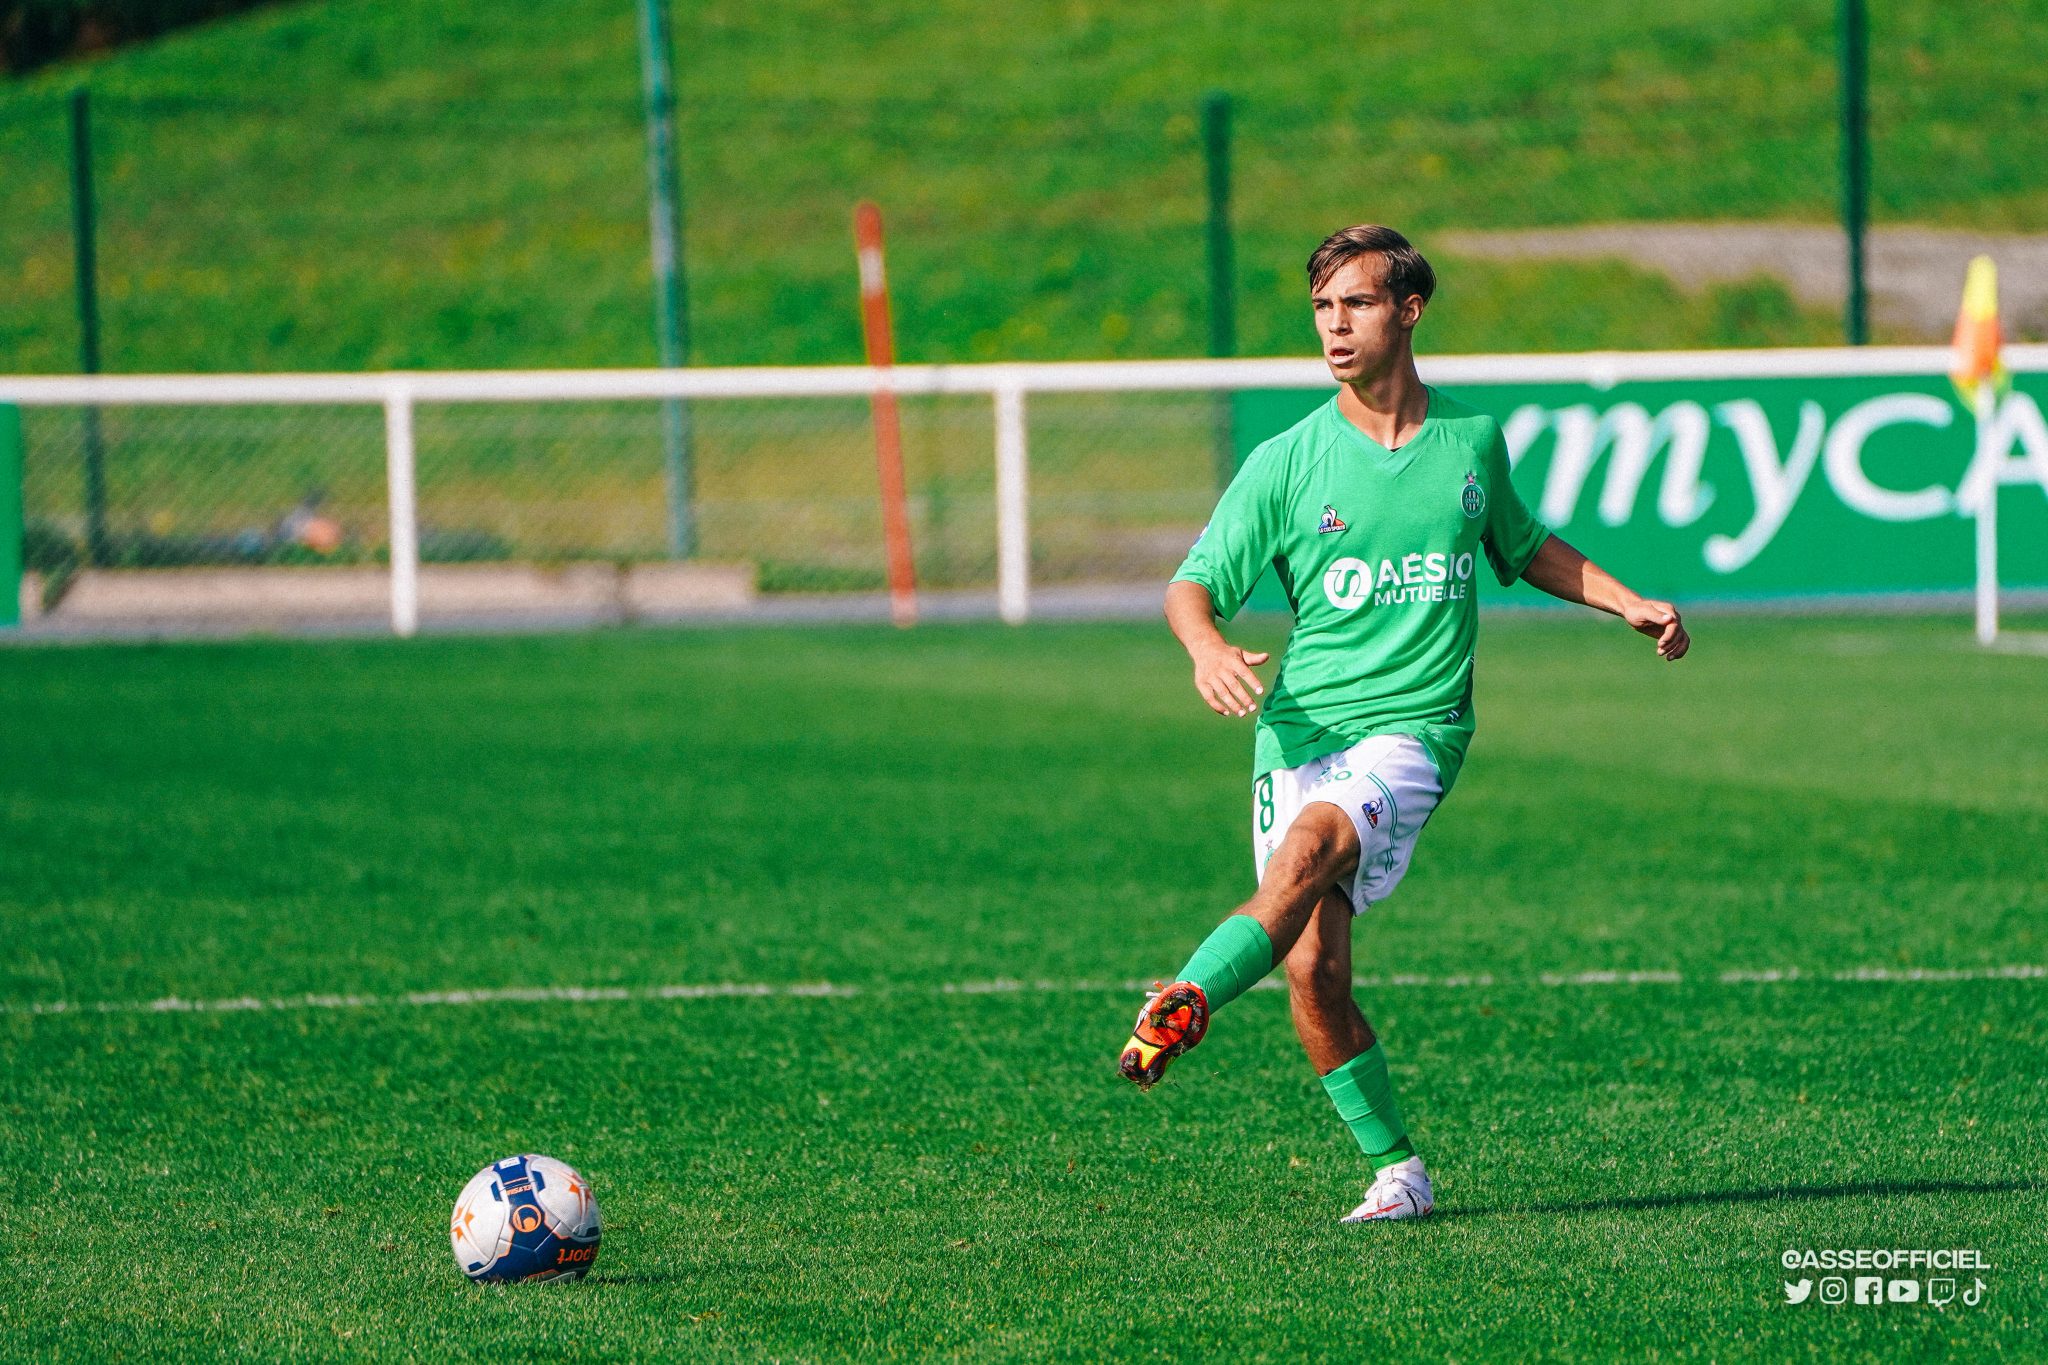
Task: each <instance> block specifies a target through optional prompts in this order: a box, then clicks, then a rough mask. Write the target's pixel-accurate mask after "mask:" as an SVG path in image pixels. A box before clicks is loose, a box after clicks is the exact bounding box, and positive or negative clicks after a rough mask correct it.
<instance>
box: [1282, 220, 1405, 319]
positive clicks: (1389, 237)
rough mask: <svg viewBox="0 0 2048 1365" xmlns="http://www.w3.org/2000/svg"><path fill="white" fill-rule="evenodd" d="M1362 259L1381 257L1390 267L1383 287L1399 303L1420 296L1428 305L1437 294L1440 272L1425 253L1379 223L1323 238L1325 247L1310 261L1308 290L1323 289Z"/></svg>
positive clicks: (1349, 228) (1340, 229)
mask: <svg viewBox="0 0 2048 1365" xmlns="http://www.w3.org/2000/svg"><path fill="white" fill-rule="evenodd" d="M1360 256H1378V257H1379V258H1380V259H1381V260H1382V261H1383V262H1385V263H1386V274H1385V275H1384V276H1383V277H1382V279H1381V283H1382V284H1384V285H1385V286H1386V288H1387V291H1388V292H1389V293H1391V294H1392V295H1393V296H1394V300H1395V302H1397V303H1398V302H1399V301H1400V300H1402V299H1405V298H1407V297H1408V296H1409V295H1410V294H1420V295H1421V296H1422V301H1423V302H1424V303H1428V302H1429V296H1430V295H1431V294H1434V293H1435V292H1436V271H1435V270H1433V269H1431V268H1430V264H1429V262H1428V261H1426V260H1424V259H1423V258H1422V253H1421V252H1419V251H1417V250H1416V249H1415V247H1414V246H1413V245H1412V244H1411V243H1410V242H1409V241H1408V239H1407V238H1406V237H1403V236H1402V235H1401V234H1400V233H1398V232H1396V231H1394V230H1393V229H1392V228H1390V227H1381V226H1380V225H1379V224H1378V223H1360V224H1358V225H1357V226H1355V227H1348V228H1339V229H1338V230H1337V231H1335V232H1333V233H1331V234H1330V235H1329V236H1327V237H1325V238H1323V244H1322V245H1321V246H1319V247H1317V248H1316V249H1315V252H1314V253H1313V254H1312V255H1311V256H1310V257H1309V258H1308V287H1309V288H1310V289H1311V290H1314V289H1321V288H1322V287H1323V286H1324V285H1325V284H1328V283H1329V281H1330V276H1332V275H1334V274H1336V273H1337V269H1338V267H1339V266H1342V265H1343V264H1344V263H1345V262H1347V261H1352V260H1356V259H1357V258H1358V257H1360Z"/></svg>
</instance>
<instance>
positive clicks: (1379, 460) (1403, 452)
mask: <svg viewBox="0 0 2048 1365" xmlns="http://www.w3.org/2000/svg"><path fill="white" fill-rule="evenodd" d="M1422 391H1423V392H1424V393H1425V394H1427V395H1429V407H1428V409H1427V410H1426V411H1424V412H1423V414H1422V425H1421V426H1419V427H1417V428H1415V434H1414V435H1413V436H1410V437H1409V438H1408V439H1407V440H1406V441H1403V442H1402V443H1401V448H1400V449H1399V450H1389V449H1387V448H1386V447H1385V446H1383V445H1381V444H1380V443H1379V442H1378V441H1375V440H1374V439H1373V438H1372V437H1370V436H1368V435H1366V434H1365V433H1364V432H1362V431H1360V430H1359V429H1358V424H1357V423H1356V422H1354V421H1352V420H1351V419H1350V418H1349V417H1346V416H1345V415H1344V410H1343V409H1342V408H1340V407H1338V406H1337V399H1338V398H1339V397H1341V396H1342V393H1343V391H1342V390H1339V391H1338V392H1337V393H1335V394H1332V395H1331V396H1330V420H1331V421H1332V422H1335V423H1336V424H1337V425H1338V426H1340V427H1342V428H1344V430H1345V431H1347V432H1349V433H1351V439H1352V440H1354V441H1356V442H1357V443H1358V445H1359V447H1360V448H1361V449H1362V450H1363V451H1364V453H1365V454H1367V455H1370V456H1371V457H1372V458H1373V461H1374V463H1375V464H1377V465H1378V466H1379V467H1380V468H1382V469H1384V470H1386V471H1387V472H1388V473H1389V474H1399V473H1400V472H1401V471H1402V470H1404V469H1406V468H1407V467H1408V466H1409V465H1411V464H1413V463H1415V447H1417V446H1419V445H1421V444H1422V441H1423V438H1424V437H1426V436H1428V435H1429V434H1430V430H1431V428H1430V422H1431V421H1432V419H1434V418H1435V416H1436V390H1435V389H1433V388H1431V387H1430V386H1429V385H1427V384H1424V385H1423V386H1422Z"/></svg>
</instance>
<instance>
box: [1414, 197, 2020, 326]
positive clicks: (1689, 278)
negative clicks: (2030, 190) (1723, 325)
mask: <svg viewBox="0 0 2048 1365" xmlns="http://www.w3.org/2000/svg"><path fill="white" fill-rule="evenodd" d="M1434 242H1435V243H1436V244H1438V245H1441V246H1442V247H1443V248H1444V249H1445V250H1447V251H1450V252H1452V253H1454V254H1456V255H1460V256H1476V257H1482V258H1485V259H1489V260H1588V259H1600V258H1618V259H1620V260H1624V261H1627V262H1629V263H1630V264H1632V265H1636V266H1641V267H1643V268H1646V269H1649V270H1655V271H1659V272H1661V273H1663V274H1665V275H1668V276H1670V277H1671V279H1673V280H1674V281H1676V282H1677V283H1678V284H1680V285H1682V286H1684V287H1686V288H1688V289H1700V288H1703V287H1705V286H1706V285H1709V284H1719V283H1723V282H1728V281H1734V280H1742V279H1747V278H1750V277H1752V276H1756V275H1768V276H1772V277H1774V278H1776V279H1780V280H1783V281H1784V282H1785V284H1786V286H1787V287H1788V288H1789V289H1790V290H1791V291H1792V295H1793V297H1794V298H1796V299H1798V300H1799V301H1800V302H1801V303H1803V304H1808V305H1812V306H1817V307H1824V308H1835V309H1839V308H1840V307H1841V306H1842V296H1843V293H1844V291H1845V289H1846V284H1847V279H1848V266H1847V263H1846V254H1845V250H1844V246H1843V241H1842V233H1841V230H1840V229H1839V228H1833V227H1804V226H1800V225H1797V224H1790V223H1617V224H1611V225H1606V226H1597V227H1581V228H1540V229H1533V230H1528V231H1515V232H1445V233H1439V234H1437V235H1436V236H1435V238H1434ZM1867 249H1868V252H1869V266H1868V272H1869V273H1868V276H1867V278H1868V280H1869V285H1870V310H1871V321H1872V323H1873V324H1874V325H1875V326H1876V327H1879V328H1882V329H1884V330H1885V331H1886V332H1888V333H1893V334H1903V336H1902V337H1901V339H1903V340H1915V341H1944V340H1946V339H1947V338H1948V335H1949V332H1950V330H1951V329H1952V328H1953V327H1954V326H1955V316H1956V305H1957V303H1958V302H1959V301H1960V299H1961V297H1962V292H1963V270H1964V267H1965V266H1967V265H1968V264H1969V261H1970V258H1971V257H1972V256H1976V255H1979V254H1988V255H1990V256H1991V257H1992V258H1993V259H1994V260H1996V261H1997V262H1998V287H1999V295H2000V300H1999V301H2000V304H2001V306H2002V309H2003V311H2004V313H2005V316H2006V332H2007V335H2008V336H2011V337H2013V338H2014V339H2038V338H2043V337H2048V235H2044V236H2031V235H2019V234H1993V233H1980V232H1963V231H1957V230H1951V229H1942V228H1919V227H1882V228H1874V229H1872V230H1871V233H1870V239H1869V245H1868V248H1867Z"/></svg>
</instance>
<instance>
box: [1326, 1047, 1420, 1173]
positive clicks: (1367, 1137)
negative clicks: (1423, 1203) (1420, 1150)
mask: <svg viewBox="0 0 2048 1365" xmlns="http://www.w3.org/2000/svg"><path fill="white" fill-rule="evenodd" d="M1323 1089H1324V1091H1325V1092H1327V1093H1328V1094H1329V1096H1330V1103H1332V1104H1334V1105H1336V1106H1337V1117H1339V1118H1341V1119H1343V1120H1344V1126H1345V1127H1346V1128H1349V1129H1350V1130H1351V1136H1353V1137H1355V1138H1357V1139H1358V1147H1359V1150H1360V1151H1362V1152H1364V1153H1365V1155H1366V1159H1367V1160H1369V1161H1371V1162H1372V1168H1373V1169H1374V1170H1376V1171H1377V1170H1379V1169H1381V1168H1382V1167H1385V1166H1391V1165H1393V1164H1394V1163H1395V1162H1397V1161H1406V1160H1407V1159H1408V1158H1409V1157H1411V1156H1414V1155H1415V1144H1413V1143H1411V1142H1410V1141H1408V1130H1407V1129H1406V1128H1404V1127H1402V1126H1401V1109H1400V1106H1399V1105H1397V1104H1395V1103H1394V1081H1393V1078H1392V1077H1390V1076H1389V1075H1388V1074H1387V1054H1386V1053H1385V1052H1383V1051H1381V1050H1380V1045H1379V1044H1378V1043H1374V1044H1373V1045H1372V1046H1371V1047H1369V1048H1367V1049H1366V1050H1365V1051H1363V1052H1361V1053H1359V1054H1358V1055H1357V1056H1356V1057H1353V1058H1352V1059H1351V1060H1350V1061H1348V1062H1346V1063H1344V1065H1342V1066H1340V1067H1338V1068H1337V1069H1336V1070H1335V1071H1332V1072H1331V1073H1330V1074H1329V1075H1327V1076H1325V1077H1323Z"/></svg>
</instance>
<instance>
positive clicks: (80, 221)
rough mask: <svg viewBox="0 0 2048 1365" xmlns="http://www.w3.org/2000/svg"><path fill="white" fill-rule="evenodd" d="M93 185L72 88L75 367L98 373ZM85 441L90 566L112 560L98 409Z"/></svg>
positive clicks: (82, 119) (81, 104)
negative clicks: (76, 319) (76, 321)
mask: <svg viewBox="0 0 2048 1365" xmlns="http://www.w3.org/2000/svg"><path fill="white" fill-rule="evenodd" d="M98 235H99V234H98V228H97V226H96V225H95V222H94V213H93V186H92V96H91V95H90V94H88V93H87V92H86V89H85V87H84V86H80V87H79V88H78V89H76V90H73V91H72V92H71V255H72V262H73V277H74V280H75V283H76V284H77V287H78V368H79V371H80V372H81V373H84V374H98V373H99V372H100V270H99V251H98V240H97V239H98ZM80 416H81V417H82V419H83V421H84V426H85V430H84V433H83V435H84V438H85V439H84V444H85V557H86V562H87V563H89V564H92V565H94V566H95V567H105V566H106V565H107V564H108V563H110V562H111V561H112V559H113V551H112V547H111V546H110V545H109V544H108V543H107V454H106V440H105V438H104V437H103V436H102V435H101V433H100V410H99V409H98V408H95V407H87V408H86V409H85V410H84V412H83V413H81V414H80Z"/></svg>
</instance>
